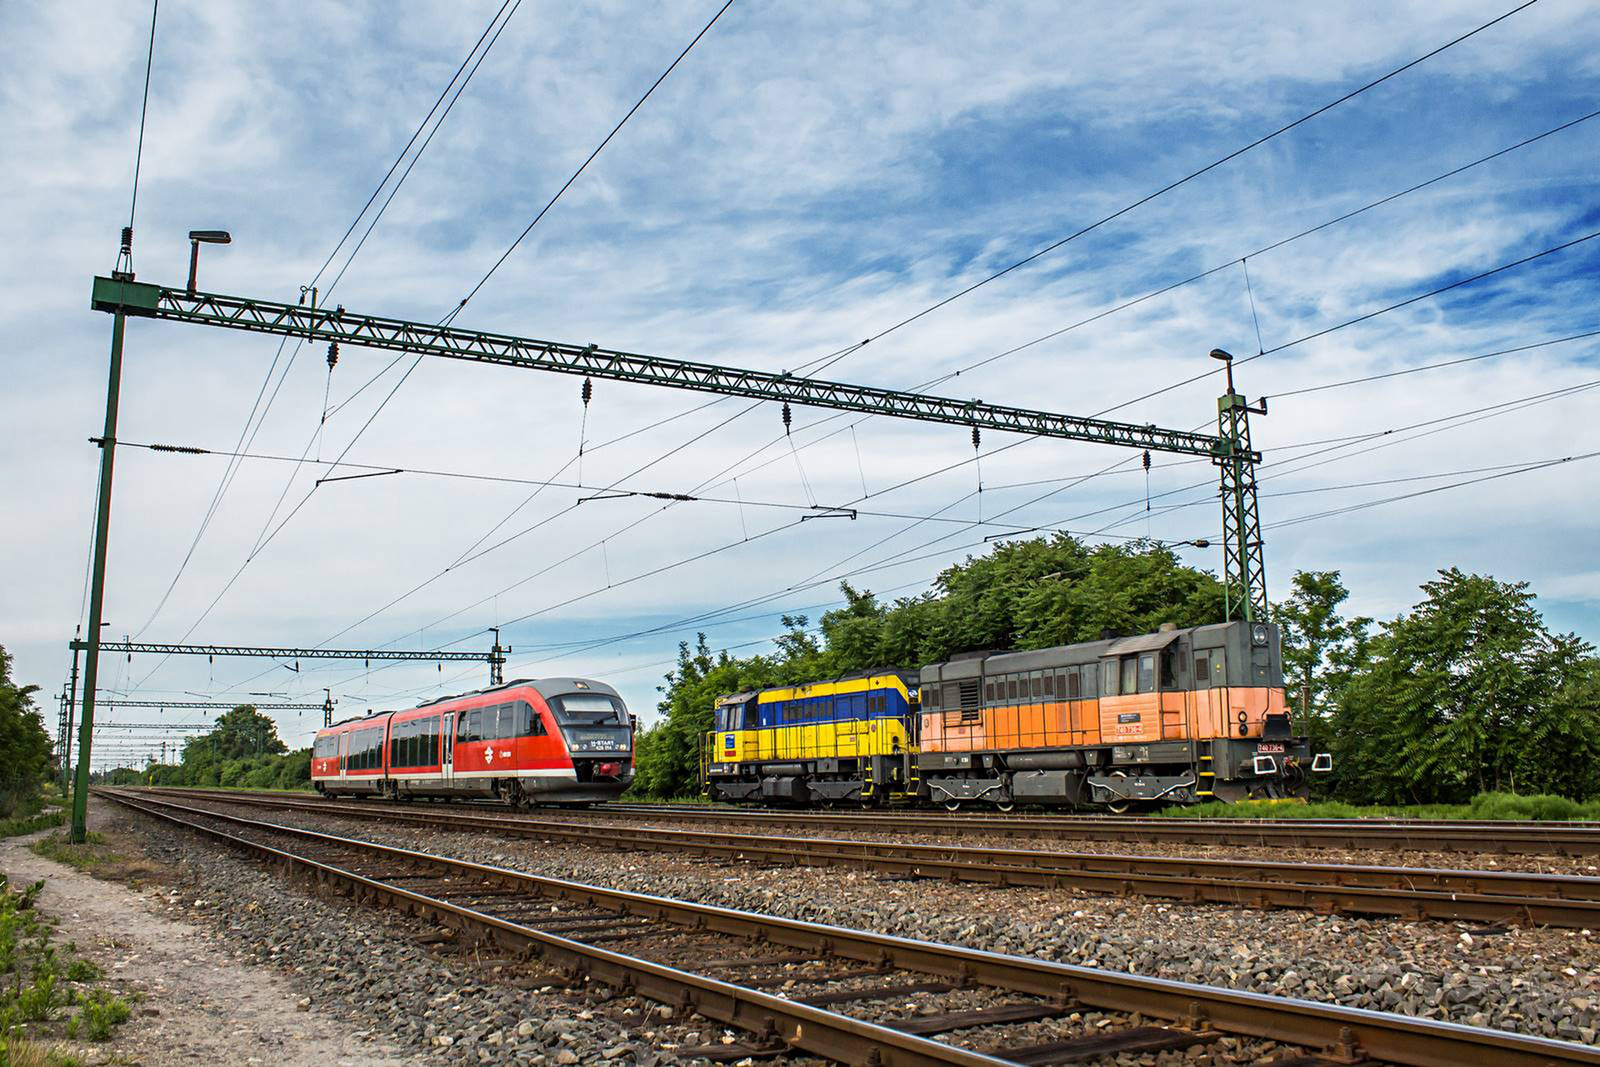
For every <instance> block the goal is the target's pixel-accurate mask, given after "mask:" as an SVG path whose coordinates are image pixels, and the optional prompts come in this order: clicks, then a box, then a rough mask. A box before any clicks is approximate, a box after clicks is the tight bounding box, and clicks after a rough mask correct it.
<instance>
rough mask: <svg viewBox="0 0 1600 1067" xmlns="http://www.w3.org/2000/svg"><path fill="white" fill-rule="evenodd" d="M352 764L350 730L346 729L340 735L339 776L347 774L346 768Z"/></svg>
mask: <svg viewBox="0 0 1600 1067" xmlns="http://www.w3.org/2000/svg"><path fill="white" fill-rule="evenodd" d="M349 764H350V731H349V730H346V731H345V732H344V733H342V734H340V735H339V777H340V778H343V777H344V776H345V768H346V767H348V766H349Z"/></svg>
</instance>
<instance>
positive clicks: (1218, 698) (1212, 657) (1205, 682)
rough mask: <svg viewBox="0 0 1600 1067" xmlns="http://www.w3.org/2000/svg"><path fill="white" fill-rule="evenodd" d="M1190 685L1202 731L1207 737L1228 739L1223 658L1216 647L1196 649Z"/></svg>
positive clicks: (1226, 682)
mask: <svg viewBox="0 0 1600 1067" xmlns="http://www.w3.org/2000/svg"><path fill="white" fill-rule="evenodd" d="M1194 685H1195V689H1196V696H1197V697H1198V698H1199V700H1200V707H1201V709H1202V718H1203V728H1204V730H1205V733H1206V736H1208V737H1219V738H1222V737H1228V736H1230V734H1231V733H1232V730H1231V729H1230V728H1229V727H1230V717H1229V711H1228V669H1227V659H1226V657H1225V656H1224V654H1223V651H1222V649H1220V648H1210V649H1205V648H1202V649H1196V650H1195V654H1194Z"/></svg>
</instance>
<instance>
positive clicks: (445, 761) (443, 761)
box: [439, 711, 456, 787]
mask: <svg viewBox="0 0 1600 1067" xmlns="http://www.w3.org/2000/svg"><path fill="white" fill-rule="evenodd" d="M440 744H441V745H443V747H442V748H441V749H440V750H439V751H440V758H439V773H440V774H441V775H443V778H444V784H445V786H446V787H448V786H449V785H450V783H451V782H452V781H453V780H454V778H455V757H456V715H455V712H453V711H452V712H449V713H448V714H446V715H445V717H444V737H443V739H442V740H441V741H440Z"/></svg>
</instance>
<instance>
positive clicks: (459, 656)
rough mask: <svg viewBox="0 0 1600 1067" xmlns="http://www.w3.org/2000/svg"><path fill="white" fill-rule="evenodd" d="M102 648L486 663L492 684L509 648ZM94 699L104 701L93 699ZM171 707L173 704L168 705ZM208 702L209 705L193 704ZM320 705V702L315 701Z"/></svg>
mask: <svg viewBox="0 0 1600 1067" xmlns="http://www.w3.org/2000/svg"><path fill="white" fill-rule="evenodd" d="M68 647H69V648H71V649H72V650H73V651H75V652H76V651H78V650H80V649H86V648H88V647H89V644H88V642H87V641H72V642H69V644H68ZM100 651H102V652H123V653H127V654H129V655H131V654H133V653H135V652H138V653H154V654H156V655H162V656H244V657H250V658H255V659H284V660H297V661H298V660H302V659H346V660H349V659H358V660H362V661H369V660H379V661H381V662H396V663H398V662H411V661H416V662H422V663H487V664H488V665H489V673H490V682H491V684H499V678H500V673H501V670H502V668H504V666H505V662H506V656H505V654H506V653H507V652H510V651H511V650H510V649H509V648H502V647H501V646H500V643H499V641H498V640H497V641H496V642H495V644H494V647H493V648H491V649H490V650H489V651H488V652H451V651H446V650H444V649H434V650H431V651H430V650H427V649H397V648H276V647H270V646H265V645H163V644H159V643H157V642H154V641H101V642H100ZM96 702H97V703H104V701H100V700H98V698H97V700H96ZM167 706H168V707H173V706H174V705H170V704H169V705H167ZM196 706H197V707H200V706H209V705H196ZM317 706H318V707H321V705H320V704H319V705H317Z"/></svg>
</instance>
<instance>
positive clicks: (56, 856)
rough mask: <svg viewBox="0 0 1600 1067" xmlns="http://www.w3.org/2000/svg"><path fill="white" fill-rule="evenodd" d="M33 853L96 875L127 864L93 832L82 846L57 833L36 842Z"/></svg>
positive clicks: (90, 832) (124, 857)
mask: <svg viewBox="0 0 1600 1067" xmlns="http://www.w3.org/2000/svg"><path fill="white" fill-rule="evenodd" d="M33 851H35V852H37V853H38V854H39V855H41V856H43V857H44V858H45V859H47V860H55V861H56V862H57V863H65V864H66V865H67V866H68V867H76V868H77V869H78V870H80V871H85V872H87V873H89V874H94V875H100V874H104V873H106V872H107V871H108V870H110V869H112V868H115V867H120V866H122V865H123V864H124V863H126V862H127V857H126V856H124V855H122V854H121V853H118V852H114V851H112V849H111V846H110V845H108V844H106V839H105V838H104V837H103V836H101V835H100V834H97V833H95V832H94V831H93V830H90V831H89V833H88V834H87V835H86V838H85V840H84V842H83V844H81V845H75V844H73V843H72V842H71V841H69V840H67V835H66V834H61V833H57V834H51V835H50V836H49V837H46V838H44V839H42V840H39V841H35V842H34V843H33Z"/></svg>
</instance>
